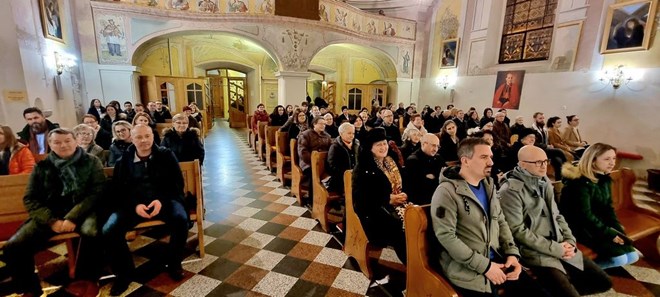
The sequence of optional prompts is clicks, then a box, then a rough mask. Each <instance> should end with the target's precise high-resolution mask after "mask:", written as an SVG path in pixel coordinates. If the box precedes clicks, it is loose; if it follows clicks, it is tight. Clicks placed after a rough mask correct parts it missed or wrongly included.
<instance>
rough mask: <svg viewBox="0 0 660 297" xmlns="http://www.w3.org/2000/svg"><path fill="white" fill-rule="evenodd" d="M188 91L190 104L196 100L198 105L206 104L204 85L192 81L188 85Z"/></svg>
mask: <svg viewBox="0 0 660 297" xmlns="http://www.w3.org/2000/svg"><path fill="white" fill-rule="evenodd" d="M186 93H187V95H188V96H187V97H188V104H190V103H193V102H195V103H196V104H197V106H204V105H203V103H204V100H203V98H202V95H203V93H202V86H201V85H199V84H196V83H192V84H189V85H187V86H186Z"/></svg>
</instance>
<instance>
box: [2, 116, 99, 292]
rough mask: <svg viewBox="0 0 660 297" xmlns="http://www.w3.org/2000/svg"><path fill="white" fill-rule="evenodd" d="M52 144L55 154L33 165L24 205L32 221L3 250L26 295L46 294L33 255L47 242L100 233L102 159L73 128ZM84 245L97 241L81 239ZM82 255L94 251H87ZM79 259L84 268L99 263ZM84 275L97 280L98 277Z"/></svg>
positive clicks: (58, 132)
mask: <svg viewBox="0 0 660 297" xmlns="http://www.w3.org/2000/svg"><path fill="white" fill-rule="evenodd" d="M48 145H49V147H50V148H51V149H52V151H51V152H50V153H49V154H48V157H46V159H45V160H43V161H41V162H39V163H37V165H36V166H35V167H34V170H33V171H32V175H31V176H30V180H29V182H28V186H27V190H26V191H25V197H24V199H23V202H24V203H25V208H26V209H27V211H28V212H29V218H28V219H27V221H25V223H23V225H22V226H21V227H20V228H19V229H18V231H16V233H15V234H14V235H13V236H12V237H11V238H10V239H9V241H8V242H7V244H6V245H5V248H4V252H5V258H6V260H7V267H8V270H9V272H10V274H11V276H12V279H13V281H14V284H15V288H16V289H17V290H18V291H20V292H21V293H25V295H24V296H40V295H41V294H42V290H41V285H40V283H39V276H37V274H36V273H34V254H35V253H36V252H38V251H40V250H41V249H43V248H45V246H46V244H47V243H48V239H49V238H51V237H52V236H55V235H57V234H60V233H68V232H74V231H75V232H79V233H80V234H81V235H82V236H83V237H87V238H90V239H91V238H94V237H96V235H97V233H98V232H97V231H98V228H97V224H96V213H95V211H96V207H97V201H98V200H99V198H100V197H101V193H102V192H103V187H104V183H105V176H104V175H103V165H101V161H100V160H99V159H98V158H96V157H95V156H92V155H89V154H87V153H85V151H84V150H83V149H82V148H80V147H78V145H77V143H76V139H75V137H74V135H73V132H72V131H70V130H66V129H60V128H58V129H55V130H52V131H50V132H49V133H48ZM86 241H87V242H90V241H92V242H93V241H94V240H87V239H85V238H83V242H86ZM81 252H91V253H94V251H93V250H90V249H85V248H82V249H81ZM85 257H86V255H81V258H85ZM89 257H90V259H91V257H93V255H89ZM81 258H79V261H78V263H80V264H83V265H95V264H96V263H95V262H94V260H85V259H81ZM81 268H84V269H90V268H89V267H81ZM78 270H79V271H80V270H81V269H78ZM84 271H85V272H88V273H93V271H91V270H84ZM79 274H80V273H79ZM82 277H89V278H92V279H93V278H94V277H95V275H87V276H82ZM93 285H96V284H93ZM97 290H98V288H97Z"/></svg>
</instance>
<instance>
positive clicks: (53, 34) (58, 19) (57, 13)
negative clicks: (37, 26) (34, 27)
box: [39, 0, 64, 43]
mask: <svg viewBox="0 0 660 297" xmlns="http://www.w3.org/2000/svg"><path fill="white" fill-rule="evenodd" d="M39 8H40V11H41V27H42V29H43V31H44V37H46V38H48V39H52V40H55V41H59V42H61V43H64V33H63V32H62V31H63V29H62V23H63V21H62V0H39Z"/></svg>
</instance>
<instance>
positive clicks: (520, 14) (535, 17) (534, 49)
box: [499, 0, 559, 63]
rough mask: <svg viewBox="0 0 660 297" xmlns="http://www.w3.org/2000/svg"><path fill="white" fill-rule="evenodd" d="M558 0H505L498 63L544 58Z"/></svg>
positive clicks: (550, 38)
mask: <svg viewBox="0 0 660 297" xmlns="http://www.w3.org/2000/svg"><path fill="white" fill-rule="evenodd" d="M558 1H559V0H507V1H506V12H505V15H504V28H503V30H502V44H501V45H500V58H499V61H500V63H515V62H529V61H538V60H547V59H548V58H549V57H550V45H551V44H552V33H553V27H554V24H555V10H556V9H557V2H558Z"/></svg>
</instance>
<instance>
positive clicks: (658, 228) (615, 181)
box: [610, 168, 660, 261]
mask: <svg viewBox="0 0 660 297" xmlns="http://www.w3.org/2000/svg"><path fill="white" fill-rule="evenodd" d="M610 177H611V178H612V207H613V208H614V211H615V212H616V216H617V218H618V219H619V222H620V223H621V225H622V226H623V228H624V229H625V231H626V235H628V237H630V239H632V240H633V241H634V245H635V247H637V248H638V249H639V250H640V251H642V253H644V255H645V256H646V257H648V258H651V259H653V260H655V261H660V215H659V214H657V213H655V212H653V211H651V210H648V209H645V208H642V207H639V206H637V205H636V204H635V201H633V199H632V189H633V185H634V184H635V180H636V177H635V173H633V171H632V170H631V169H630V168H622V169H621V170H616V171H613V172H612V173H611V174H610Z"/></svg>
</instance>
